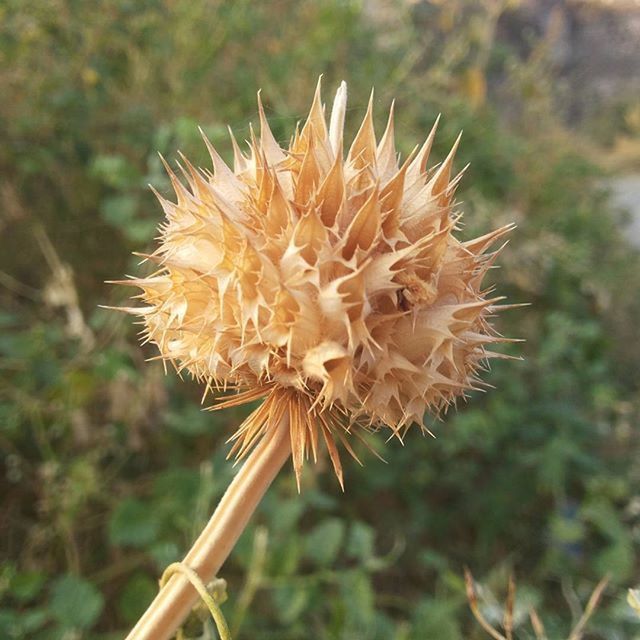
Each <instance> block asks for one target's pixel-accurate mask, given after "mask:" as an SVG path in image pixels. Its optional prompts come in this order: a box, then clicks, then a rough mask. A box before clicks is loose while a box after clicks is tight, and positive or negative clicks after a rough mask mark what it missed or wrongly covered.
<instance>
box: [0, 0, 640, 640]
mask: <svg viewBox="0 0 640 640" xmlns="http://www.w3.org/2000/svg"><path fill="white" fill-rule="evenodd" d="M609 5H610V6H609ZM609 5H607V4H606V3H596V2H590V3H587V2H583V3H577V2H573V3H571V2H566V3H561V2H555V3H554V2H539V3H534V2H532V1H527V2H524V1H523V2H520V3H518V2H513V1H512V2H499V1H497V0H485V1H482V2H471V1H469V2H466V1H463V0H452V1H451V2H449V1H448V2H438V3H436V2H410V3H409V2H399V1H398V2H382V1H380V0H378V1H377V2H365V3H359V2H354V1H344V0H330V1H328V2H322V3H320V2H314V1H311V0H302V1H293V0H274V1H273V2H269V3H253V2H248V0H239V1H238V2H233V3H228V2H223V1H222V0H194V1H193V2H189V3H181V2H175V1H173V0H145V1H144V2H137V1H133V0H98V1H97V2H92V3H89V2H82V1H79V0H51V2H49V3H41V2H37V1H36V0H5V2H4V3H3V4H2V5H0V86H2V88H3V90H2V98H1V99H0V136H1V139H2V141H3V144H2V145H0V238H1V242H2V249H3V250H2V251H0V324H1V328H2V331H1V333H0V451H1V454H0V456H1V458H0V459H1V467H0V471H1V473H0V500H1V509H2V513H3V517H2V519H0V545H1V548H2V556H1V557H2V565H1V566H0V637H2V638H5V637H6V638H13V639H17V640H23V639H25V640H26V639H27V638H28V639H30V640H31V639H35V640H49V639H52V640H56V639H57V640H62V639H64V640H70V639H76V638H87V639H91V640H94V639H95V640H108V639H112V638H113V639H115V638H121V637H122V636H123V633H124V632H125V631H126V629H127V628H128V627H129V626H130V625H132V623H133V622H134V621H135V619H136V618H137V616H138V615H139V614H140V612H141V611H142V610H143V609H144V607H145V605H146V604H147V602H148V601H149V600H150V599H151V597H152V596H153V594H154V593H155V591H156V588H157V582H156V580H157V577H158V576H159V575H160V573H161V572H162V569H163V568H164V567H165V566H166V565H167V564H168V563H169V562H172V561H174V560H177V559H179V558H180V557H181V556H182V554H183V553H184V551H185V550H186V549H187V548H188V546H189V544H190V542H191V540H192V539H193V538H194V536H195V534H196V532H197V531H198V530H199V528H200V527H201V526H202V524H203V523H204V522H205V521H206V519H207V517H208V514H209V513H210V512H211V509H212V507H213V506H214V505H215V502H216V500H217V499H218V497H219V496H220V494H221V493H222V491H223V490H224V487H225V486H226V484H227V483H228V481H229V479H230V478H231V476H232V473H233V470H232V468H231V464H230V463H229V462H227V461H225V459H224V458H225V455H226V451H227V446H226V445H225V444H224V443H225V440H226V438H227V437H228V435H229V434H230V433H231V431H232V429H233V426H234V425H236V424H238V421H239V420H240V419H241V417H242V416H241V414H240V413H239V412H236V413H234V412H233V411H229V412H226V413H224V414H212V413H209V412H203V411H201V409H200V404H199V401H200V396H201V392H202V390H201V389H199V388H197V386H196V385H195V384H193V383H192V382H191V381H189V380H179V379H178V378H177V377H176V376H174V375H168V376H165V375H164V372H163V370H162V366H161V365H159V363H157V362H146V361H145V359H146V358H149V357H152V356H153V355H155V352H154V350H153V348H152V347H150V346H145V347H144V348H141V347H140V346H139V345H138V344H137V337H136V330H137V327H135V326H132V323H131V320H130V318H127V317H122V316H120V315H119V314H116V313H114V312H110V311H106V310H104V309H101V308H99V307H98V305H99V304H106V305H117V304H123V303H125V302H126V300H125V299H124V297H123V296H124V294H123V293H122V292H120V291H115V290H113V288H112V287H110V286H108V285H106V284H104V281H105V280H109V279H117V278H120V277H122V275H123V274H124V273H136V274H139V273H141V269H142V267H139V266H138V265H137V259H136V258H135V257H133V256H132V252H133V251H142V252H144V251H146V250H148V249H149V248H150V247H151V246H152V245H153V238H154V235H155V229H156V227H157V225H158V224H159V223H160V221H161V212H160V208H159V206H158V205H157V202H156V201H155V200H154V198H153V196H152V195H151V193H150V191H149V189H148V184H152V185H153V186H154V187H155V188H156V189H158V190H159V191H160V192H161V193H162V194H164V195H167V196H168V195H169V193H170V188H169V184H168V180H167V178H166V176H165V175H164V171H163V169H162V165H161V162H160V160H159V158H158V156H157V152H161V153H162V154H164V155H165V156H166V157H167V158H168V159H169V160H170V161H171V162H174V161H175V159H176V157H177V151H178V150H181V151H183V152H184V153H185V154H186V155H187V156H189V157H190V158H192V159H193V161H194V164H200V165H203V166H208V165H207V156H206V149H205V148H204V145H203V143H202V141H201V139H200V136H199V133H198V128H197V127H198V125H200V126H202V127H203V129H204V130H205V131H206V133H207V135H208V136H209V137H210V138H211V140H212V141H213V143H214V144H215V145H216V146H217V147H218V148H219V149H220V150H221V151H222V152H223V154H224V155H225V157H226V158H230V157H231V153H232V151H231V145H230V143H229V140H228V136H227V131H226V125H227V124H229V125H231V127H232V128H233V129H234V132H235V133H236V135H237V137H238V138H240V139H244V138H246V137H248V134H249V129H248V123H249V122H250V121H251V120H253V121H254V122H255V121H256V107H255V94H256V91H257V89H258V88H262V91H263V92H262V96H263V99H264V100H265V104H266V107H267V115H268V118H269V121H270V123H271V125H272V128H273V129H274V131H275V133H276V135H277V137H278V138H279V139H282V140H286V139H288V138H289V136H290V135H291V132H292V131H293V129H294V127H295V123H296V121H297V120H299V119H300V118H302V117H303V116H304V114H305V112H306V110H307V109H308V106H309V104H310V100H311V97H312V94H313V89H314V87H315V83H316V81H317V77H318V75H319V74H321V73H322V74H324V79H323V82H324V86H325V99H326V100H329V99H330V97H331V94H332V92H333V91H334V90H335V88H336V86H337V84H338V82H339V81H340V80H342V79H346V80H347V81H348V82H349V89H350V111H349V113H348V128H349V130H350V132H351V133H354V128H355V127H356V126H357V123H358V122H359V120H360V118H361V116H362V114H363V113H364V110H365V108H366V104H367V100H368V97H369V92H370V89H371V87H372V86H375V87H376V94H375V96H376V97H375V107H376V123H377V125H378V129H379V130H381V127H382V126H383V122H384V119H385V112H386V110H387V109H388V107H389V104H390V102H391V100H392V99H393V98H394V97H395V98H396V114H397V120H396V131H397V134H398V137H399V142H400V149H401V151H402V153H403V154H404V155H406V154H407V153H408V152H409V151H410V149H411V148H413V146H414V145H415V144H416V143H418V142H421V141H422V139H423V138H424V137H425V136H426V134H427V133H428V131H429V129H430V127H431V126H432V124H433V122H434V120H435V118H436V116H437V114H438V113H442V121H441V122H442V124H441V127H440V132H439V136H438V138H437V142H436V146H435V149H434V154H435V161H436V162H437V161H439V160H441V159H442V158H443V157H444V154H445V153H446V152H447V151H448V149H449V148H450V146H451V144H452V142H453V140H454V139H455V137H456V136H457V134H458V132H459V131H460V129H464V136H463V142H462V146H461V149H460V152H459V157H458V160H457V166H458V167H459V168H462V167H463V166H465V165H466V164H467V163H471V164H470V168H469V170H468V171H467V173H466V175H465V178H464V181H463V185H462V187H461V189H460V191H459V192H458V193H459V199H460V202H461V205H460V206H461V207H462V208H463V209H464V211H465V225H466V226H465V229H464V232H463V234H464V235H465V236H471V235H472V234H474V233H478V232H481V231H486V230H488V229H490V228H493V227H495V226H498V225H501V224H504V223H506V222H511V221H513V222H516V223H517V224H518V229H517V231H516V232H515V233H514V234H513V237H512V240H511V243H510V245H509V246H508V247H507V248H506V249H505V251H504V253H503V254H502V257H501V260H500V264H501V265H502V267H501V268H500V269H499V270H498V271H496V274H495V280H496V282H497V284H498V288H499V291H500V292H504V293H506V294H507V295H508V296H509V299H510V300H511V301H513V302H523V301H528V302H531V303H532V306H531V307H529V308H526V309H520V310H513V311H512V312H510V313H511V315H509V316H508V317H506V318H504V319H501V320H500V324H499V328H500V330H501V331H502V332H503V333H505V334H506V335H513V336H522V337H524V338H526V342H525V343H524V344H522V345H518V346H517V348H515V347H514V348H513V349H512V350H511V351H512V353H514V354H521V355H523V356H524V358H525V359H524V360H523V361H522V362H499V363H497V364H496V365H494V366H493V367H492V371H491V373H490V374H489V376H488V381H489V382H490V383H492V384H493V385H495V387H496V389H494V390H492V391H491V392H490V393H488V394H484V395H480V394H476V395H475V396H474V397H472V398H471V400H470V402H469V403H468V404H467V405H462V406H460V407H459V410H458V411H457V412H455V413H451V414H449V415H448V416H447V419H446V421H445V422H444V423H436V424H434V425H433V427H432V428H433V430H434V432H435V433H436V435H437V438H436V439H435V440H433V439H425V438H422V437H421V436H420V435H419V434H418V433H417V432H414V433H410V434H409V435H408V437H407V439H406V445H405V446H404V447H402V446H400V445H399V443H397V442H390V443H384V441H383V440H382V438H376V437H375V436H374V437H372V439H371V446H372V447H374V449H375V450H376V451H378V452H379V453H381V454H382V455H383V456H384V458H385V459H386V461H387V463H386V464H385V463H383V462H381V461H380V460H378V459H377V458H375V457H374V456H373V455H371V454H370V453H367V452H366V450H365V451H359V453H361V454H362V457H363V459H364V460H365V465H364V467H362V468H361V467H359V466H357V465H355V464H352V465H347V469H346V474H345V476H346V477H345V480H346V487H347V488H346V491H345V493H344V494H342V493H341V492H340V491H339V488H338V487H337V486H336V483H335V481H334V480H333V479H332V477H331V474H329V473H325V471H326V468H327V462H326V460H321V461H319V463H318V465H317V466H313V465H309V466H308V467H307V468H306V470H305V476H304V479H303V491H302V494H301V495H300V496H298V495H297V492H296V488H295V481H294V480H293V477H292V474H291V473H288V472H287V473H283V474H282V476H281V477H280V478H279V480H278V482H277V483H276V484H275V485H274V487H273V488H272V490H271V491H270V493H269V494H268V496H267V499H266V500H265V503H264V504H263V505H262V507H261V509H260V511H259V513H258V515H257V517H256V518H255V520H254V522H253V523H252V525H251V527H250V529H249V530H248V531H247V532H246V534H245V535H244V536H243V538H242V539H241V542H240V545H239V546H238V548H237V549H236V551H235V552H234V554H233V555H232V557H231V559H230V561H229V563H228V564H227V565H226V566H225V569H224V572H223V577H225V578H226V579H227V580H228V582H229V596H230V597H229V600H228V602H227V603H225V604H224V605H223V609H224V611H225V614H226V615H227V616H228V618H229V620H230V622H231V626H232V627H233V629H234V638H235V637H239V638H255V639H257V640H268V639H269V638H278V640H297V639H303V638H305V639H306V638H319V639H343V638H344V639H346V640H351V639H353V640H359V639H362V640H365V639H366V640H374V639H380V640H388V639H390V638H391V639H394V640H413V639H415V640H422V639H424V638H434V639H435V638H437V639H438V640H459V639H462V638H465V639H467V640H468V639H471V640H474V639H476V638H477V639H479V638H483V637H486V636H485V635H483V633H484V632H483V631H482V630H481V629H479V627H478V626H477V625H476V624H475V623H474V621H473V620H472V618H471V616H470V614H469V612H468V607H467V603H466V596H465V591H464V582H463V578H462V574H463V566H464V565H468V566H469V567H471V569H472V571H473V573H474V575H475V576H476V578H477V579H478V580H479V582H480V584H481V586H482V592H481V602H480V605H481V607H482V609H483V611H484V612H485V615H486V616H487V617H488V618H489V619H490V620H491V621H492V622H493V623H495V624H499V622H500V619H501V617H502V610H501V607H500V604H499V603H500V602H502V601H503V600H504V595H505V590H506V585H507V579H508V575H509V573H510V572H511V571H515V574H516V578H517V584H518V594H519V595H518V598H517V600H516V608H515V624H516V630H515V637H516V638H518V639H527V638H533V637H534V634H533V631H532V627H531V625H530V622H529V618H528V616H529V610H530V608H531V607H535V609H536V610H537V611H538V613H539V615H540V617H541V618H542V619H543V621H544V624H545V627H546V630H547V636H548V637H549V638H550V639H555V638H564V637H567V634H568V630H569V629H570V628H571V627H572V625H573V624H575V621H576V620H577V619H578V618H579V617H580V613H581V610H582V607H583V606H584V604H585V602H586V599H587V598H588V595H589V593H590V592H591V590H592V589H593V587H594V585H595V584H596V583H597V582H598V580H599V579H600V578H601V577H602V576H603V575H605V574H607V573H608V574H610V575H611V577H612V581H611V584H610V586H609V587H608V589H607V591H606V592H605V594H604V596H603V599H602V602H601V605H600V607H599V608H598V611H597V612H596V614H595V615H594V617H593V618H592V620H591V621H590V625H589V627H588V632H587V633H585V634H584V636H583V638H584V640H596V639H606V640H627V639H629V638H631V639H632V638H640V626H639V624H638V621H637V619H636V618H635V617H634V615H633V612H632V611H631V610H630V609H629V607H628V606H627V605H626V603H625V595H626V589H627V588H629V587H632V586H635V585H636V583H637V582H638V575H639V574H638V569H639V568H640V563H639V562H638V555H637V552H638V545H639V542H640V466H639V463H638V461H639V460H640V456H639V455H638V454H639V453H640V441H639V437H638V428H637V427H638V418H639V415H640V402H639V397H640V394H639V393H638V391H639V390H640V341H639V340H638V322H637V319H638V317H640V259H639V257H638V253H637V250H634V249H633V248H632V247H631V246H630V244H629V243H628V241H627V238H626V237H625V235H626V234H625V231H624V225H623V222H624V220H623V218H624V216H623V214H622V212H621V211H619V210H618V207H617V206H616V205H614V204H612V202H611V198H610V193H609V192H608V190H607V188H606V185H607V184H609V181H610V180H611V179H612V177H613V176H614V175H617V174H616V173H615V172H619V173H622V172H624V173H626V172H627V171H628V172H629V173H632V172H633V171H636V170H637V167H638V165H637V164H634V163H635V162H636V160H637V158H638V157H639V156H638V153H637V149H638V140H639V139H640V124H639V122H638V109H639V108H640V95H639V91H638V87H637V84H636V83H637V73H635V74H634V73H631V72H632V71H633V68H634V64H635V63H634V60H636V58H635V57H634V56H637V39H635V38H634V37H633V36H632V35H630V36H627V35H626V34H627V33H631V34H633V33H635V31H634V30H635V29H636V28H637V11H636V9H635V7H634V6H633V3H625V10H624V11H623V10H622V9H621V8H620V7H621V5H615V6H614V4H613V3H609ZM591 16H595V17H594V18H593V19H592V17H591ZM634 25H635V26H634ZM598 34H601V35H598ZM627 43H630V44H627ZM632 45H634V46H636V48H634V46H632ZM603 185H604V186H603ZM287 471H288V470H287ZM190 625H191V626H190V628H189V629H188V630H189V631H190V632H192V633H193V635H195V634H196V633H197V632H198V631H199V629H200V626H201V625H200V624H199V622H198V620H197V619H194V620H192V621H191V623H190ZM207 633H208V634H209V635H206V634H207ZM203 637H205V638H206V637H208V638H212V637H214V636H213V635H212V631H211V630H210V629H209V630H206V629H205V635H204V636H203Z"/></svg>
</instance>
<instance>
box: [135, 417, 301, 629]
mask: <svg viewBox="0 0 640 640" xmlns="http://www.w3.org/2000/svg"><path fill="white" fill-rule="evenodd" d="M290 454H291V440H290V435H289V416H288V414H286V413H285V415H284V416H283V418H282V420H281V421H280V423H279V424H278V425H277V426H276V427H275V428H274V429H273V431H272V433H271V435H270V436H265V437H264V438H263V439H262V441H261V442H259V443H258V445H256V448H255V449H254V450H253V451H252V452H251V454H250V455H249V456H248V457H247V459H246V461H245V463H244V465H243V466H242V469H240V471H239V472H238V474H237V475H236V477H235V478H234V479H233V481H232V482H231V484H230V485H229V488H228V489H227V490H226V492H225V494H224V495H223V496H222V499H221V500H220V502H219V504H218V507H217V508H216V510H215V512H214V513H213V515H212V516H211V519H210V520H209V522H208V524H207V526H206V527H205V528H204V530H203V532H202V533H201V534H200V536H199V537H198V539H197V540H196V541H195V543H194V545H193V546H192V547H191V550H190V551H189V553H187V555H186V556H185V559H184V561H183V562H184V564H186V565H187V566H188V567H190V568H191V569H193V570H194V571H195V572H196V573H197V574H198V575H199V576H200V578H201V580H202V581H203V582H204V583H207V582H209V581H210V580H212V579H213V578H214V577H215V576H216V574H217V573H218V571H219V570H220V567H221V566H222V564H223V563H224V561H225V560H226V559H227V557H228V555H229V554H230V553H231V550H232V549H233V547H234V545H235V543H236V541H237V540H238V538H239V537H240V534H241V533H242V532H243V531H244V528H245V527H246V526H247V522H248V521H249V518H250V517H251V514H252V513H253V512H254V511H255V509H256V507H257V506H258V504H259V503H260V500H261V499H262V496H263V495H264V494H265V492H266V490H267V489H268V488H269V485H270V484H271V482H272V481H273V479H274V478H275V477H276V475H277V474H278V471H280V469H281V468H282V465H283V464H284V463H285V461H286V460H287V458H288V457H289V455H290ZM198 598H199V596H198V593H197V592H196V590H195V589H194V587H193V586H192V585H191V583H190V582H189V581H188V580H187V579H186V578H185V577H184V576H183V575H181V574H175V575H174V576H173V577H172V578H171V579H170V580H169V581H168V582H167V584H166V585H165V586H164V587H163V588H162V589H161V590H160V591H159V593H158V595H157V596H156V597H155V599H154V600H153V602H152V603H151V604H150V605H149V608H148V609H147V610H146V612H145V613H144V614H143V616H142V617H141V618H140V620H138V623H137V624H136V626H135V627H134V628H133V630H132V631H131V633H129V635H128V636H127V638H126V640H169V638H171V637H172V636H173V634H174V633H175V632H176V630H177V629H178V628H179V627H180V625H181V624H182V622H183V621H184V619H185V618H186V617H187V615H188V614H189V612H190V611H191V609H192V608H193V606H194V605H195V603H196V602H197V600H198Z"/></svg>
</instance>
